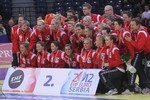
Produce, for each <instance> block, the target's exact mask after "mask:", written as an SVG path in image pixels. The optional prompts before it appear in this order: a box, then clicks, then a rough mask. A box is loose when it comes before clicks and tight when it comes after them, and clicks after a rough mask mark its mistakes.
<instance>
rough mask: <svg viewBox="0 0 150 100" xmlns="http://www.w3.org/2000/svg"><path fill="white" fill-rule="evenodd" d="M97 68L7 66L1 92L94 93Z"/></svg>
mask: <svg viewBox="0 0 150 100" xmlns="http://www.w3.org/2000/svg"><path fill="white" fill-rule="evenodd" d="M99 71H100V70H98V69H55V68H42V69H40V68H36V69H35V68H16V69H13V68H9V70H8V73H7V76H6V78H5V81H4V84H3V87H2V90H3V92H31V93H36V94H39V93H45V94H80V95H95V93H96V89H97V86H98V82H99V75H98V73H99Z"/></svg>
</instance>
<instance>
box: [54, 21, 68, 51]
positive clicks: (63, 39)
mask: <svg viewBox="0 0 150 100" xmlns="http://www.w3.org/2000/svg"><path fill="white" fill-rule="evenodd" d="M59 23H60V22H59V21H58V20H56V19H53V20H52V21H51V28H52V36H53V39H54V41H57V42H59V43H60V46H61V47H62V49H63V50H64V46H65V45H66V44H67V43H69V38H68V36H67V34H66V32H64V31H63V30H62V29H60V24H59Z"/></svg>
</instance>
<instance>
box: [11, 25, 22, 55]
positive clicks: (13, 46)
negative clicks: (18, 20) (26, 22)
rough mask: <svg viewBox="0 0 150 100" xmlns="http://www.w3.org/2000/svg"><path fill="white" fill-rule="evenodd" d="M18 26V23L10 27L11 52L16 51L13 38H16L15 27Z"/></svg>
mask: <svg viewBox="0 0 150 100" xmlns="http://www.w3.org/2000/svg"><path fill="white" fill-rule="evenodd" d="M18 28H20V26H19V25H15V26H13V27H12V28H11V41H12V52H13V53H17V51H18V50H17V49H18V48H16V47H15V45H16V44H17V43H16V42H15V41H14V40H15V39H16V32H17V29H18Z"/></svg>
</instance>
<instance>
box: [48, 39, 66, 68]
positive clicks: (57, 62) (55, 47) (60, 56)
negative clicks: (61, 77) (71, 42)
mask: <svg viewBox="0 0 150 100" xmlns="http://www.w3.org/2000/svg"><path fill="white" fill-rule="evenodd" d="M51 50H52V53H51V55H50V60H51V64H52V68H65V67H66V64H65V61H64V57H65V53H64V52H63V51H61V50H59V42H57V41H53V42H52V43H51Z"/></svg>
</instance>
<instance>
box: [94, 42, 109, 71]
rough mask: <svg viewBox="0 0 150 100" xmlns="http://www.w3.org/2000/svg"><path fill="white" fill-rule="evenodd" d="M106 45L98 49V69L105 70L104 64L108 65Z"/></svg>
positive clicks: (96, 62)
mask: <svg viewBox="0 0 150 100" xmlns="http://www.w3.org/2000/svg"><path fill="white" fill-rule="evenodd" d="M106 49H107V47H106V45H103V46H102V47H101V48H97V49H96V61H95V64H96V67H97V68H98V69H102V68H103V65H102V64H103V63H106V61H107V56H106Z"/></svg>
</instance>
